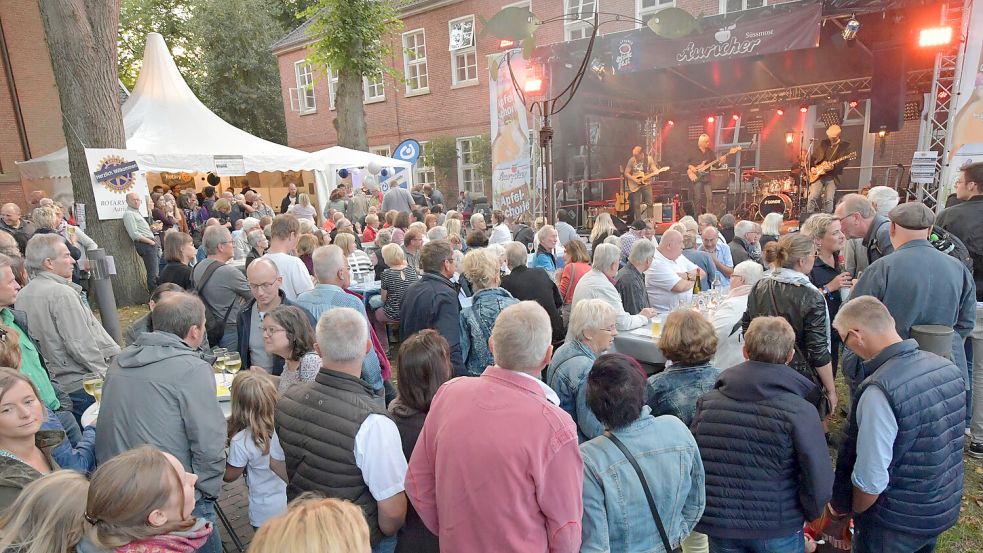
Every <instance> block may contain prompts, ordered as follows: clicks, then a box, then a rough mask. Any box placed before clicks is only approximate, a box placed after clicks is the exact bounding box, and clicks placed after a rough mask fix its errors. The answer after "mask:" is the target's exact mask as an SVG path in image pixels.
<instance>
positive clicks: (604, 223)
mask: <svg viewBox="0 0 983 553" xmlns="http://www.w3.org/2000/svg"><path fill="white" fill-rule="evenodd" d="M608 236H618V229H617V227H615V226H614V221H613V220H612V219H611V214H610V213H608V212H606V211H605V212H602V213H599V214H598V215H597V218H596V219H594V228H593V229H592V230H591V231H590V242H591V251H594V250H596V249H597V246H599V245H601V244H603V243H604V239H605V238H607V237H608Z"/></svg>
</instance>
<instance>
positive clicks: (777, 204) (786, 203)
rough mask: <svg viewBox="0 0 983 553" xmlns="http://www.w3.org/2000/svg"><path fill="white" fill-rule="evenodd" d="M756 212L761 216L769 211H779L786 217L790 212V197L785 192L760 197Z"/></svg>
mask: <svg viewBox="0 0 983 553" xmlns="http://www.w3.org/2000/svg"><path fill="white" fill-rule="evenodd" d="M758 213H760V214H761V217H762V218H763V217H764V216H765V215H768V214H769V213H781V214H782V216H783V217H785V218H786V219H788V218H789V216H790V215H791V213H792V199H791V198H789V197H788V196H787V195H785V194H771V195H769V196H765V197H764V198H762V199H761V203H759V204H758Z"/></svg>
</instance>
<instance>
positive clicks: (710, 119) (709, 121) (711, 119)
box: [707, 115, 717, 123]
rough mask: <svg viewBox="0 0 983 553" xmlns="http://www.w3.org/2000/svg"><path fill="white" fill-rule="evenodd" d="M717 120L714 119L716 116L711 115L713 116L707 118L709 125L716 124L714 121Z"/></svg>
mask: <svg viewBox="0 0 983 553" xmlns="http://www.w3.org/2000/svg"><path fill="white" fill-rule="evenodd" d="M716 120H717V118H716V117H714V116H712V115H711V116H709V117H707V123H713V122H714V121H716Z"/></svg>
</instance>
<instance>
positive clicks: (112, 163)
mask: <svg viewBox="0 0 983 553" xmlns="http://www.w3.org/2000/svg"><path fill="white" fill-rule="evenodd" d="M136 160H137V152H135V151H133V150H117V149H113V148H86V149H85V161H86V164H87V165H88V167H89V174H90V175H91V176H92V193H93V195H94V196H95V199H96V202H95V203H96V216H97V217H99V220H100V221H105V220H107V219H122V218H123V213H125V212H126V195H127V194H128V193H130V192H136V193H137V194H138V195H139V196H140V199H141V200H144V201H143V202H141V204H140V213H141V214H142V215H143V216H144V217H146V216H147V206H146V200H145V198H147V196H149V195H150V190H149V189H148V188H147V179H145V178H140V176H141V175H140V174H138V172H139V171H140V167H139V166H137V161H136Z"/></svg>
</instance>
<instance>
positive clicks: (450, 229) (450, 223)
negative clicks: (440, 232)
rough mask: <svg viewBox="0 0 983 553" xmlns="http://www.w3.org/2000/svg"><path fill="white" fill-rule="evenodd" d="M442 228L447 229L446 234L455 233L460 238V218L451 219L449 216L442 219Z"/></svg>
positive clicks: (452, 234)
mask: <svg viewBox="0 0 983 553" xmlns="http://www.w3.org/2000/svg"><path fill="white" fill-rule="evenodd" d="M444 228H446V229H447V236H454V235H457V237H458V238H461V220H460V219H451V218H450V217H448V218H447V219H446V220H444Z"/></svg>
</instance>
